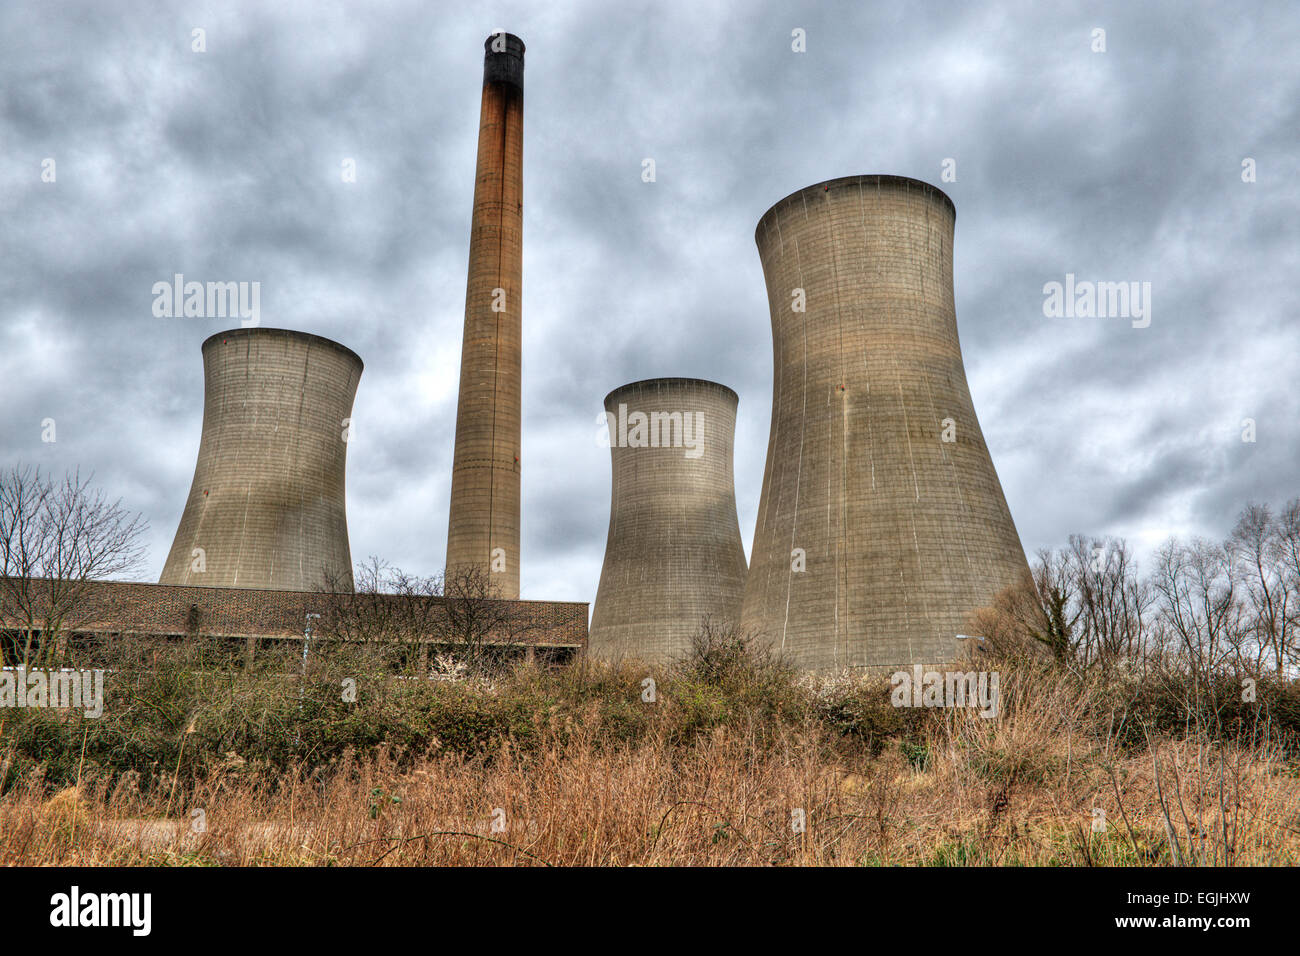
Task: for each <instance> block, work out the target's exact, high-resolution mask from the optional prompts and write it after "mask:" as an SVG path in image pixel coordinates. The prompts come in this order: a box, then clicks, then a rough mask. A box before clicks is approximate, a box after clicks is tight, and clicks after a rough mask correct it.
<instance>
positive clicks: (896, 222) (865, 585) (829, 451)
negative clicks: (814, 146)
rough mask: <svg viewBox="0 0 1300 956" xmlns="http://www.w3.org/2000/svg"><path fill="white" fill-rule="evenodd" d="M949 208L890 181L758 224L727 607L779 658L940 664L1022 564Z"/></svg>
mask: <svg viewBox="0 0 1300 956" xmlns="http://www.w3.org/2000/svg"><path fill="white" fill-rule="evenodd" d="M955 220H956V210H955V208H954V207H953V204H952V201H951V200H950V199H949V198H948V197H947V196H946V195H944V193H942V192H941V191H939V190H938V189H936V188H934V187H933V186H930V185H927V184H925V183H922V182H918V181H916V180H912V179H905V178H902V177H898V176H850V177H847V178H844V179H835V180H831V181H830V182H826V183H820V184H818V185H816V186H809V187H808V188H807V189H802V190H800V191H799V192H796V193H794V194H793V195H790V196H787V197H786V198H785V199H783V200H781V201H780V202H779V203H777V204H776V205H775V206H773V207H772V208H771V209H769V210H768V211H767V213H766V214H764V216H763V217H762V219H760V220H759V223H758V229H757V232H756V235H755V241H756V242H757V244H758V252H759V256H760V258H761V259H762V265H763V275H764V277H765V279H766V282H767V295H768V305H769V308H770V310H771V313H772V338H773V366H774V379H775V381H774V385H773V390H772V424H771V434H770V438H769V441H768V448H767V465H766V469H765V471H764V473H763V490H762V495H761V497H760V500H759V511H758V522H757V526H756V528H755V531H754V547H753V551H752V553H751V555H750V571H749V578H748V581H747V582H746V587H745V599H744V610H743V612H742V615H741V621H742V627H743V628H745V629H747V630H750V631H752V632H756V633H761V634H762V635H763V636H764V637H765V638H766V639H768V640H769V641H771V643H772V646H773V647H774V648H775V649H779V650H780V651H782V652H783V653H784V655H785V656H786V657H787V658H788V659H789V660H791V661H792V662H793V663H795V664H797V665H799V666H802V667H806V668H814V669H832V668H890V669H892V668H894V667H897V666H901V665H907V664H911V663H940V662H946V661H949V660H952V659H953V658H954V657H956V656H957V654H958V641H957V635H958V634H963V633H968V631H967V629H966V628H967V615H968V614H969V612H971V611H973V610H975V609H976V608H979V607H982V606H985V605H987V604H988V603H990V601H991V599H992V598H993V596H994V595H995V594H996V593H997V592H998V591H999V590H1001V589H1002V588H1004V587H1006V586H1008V585H1011V584H1013V583H1016V582H1017V581H1018V580H1019V579H1020V576H1021V575H1025V574H1027V573H1028V566H1027V564H1026V561H1025V555H1024V551H1023V549H1022V548H1021V545H1020V538H1019V537H1018V536H1017V534H1016V528H1015V524H1014V523H1013V522H1012V520H1011V513H1010V511H1009V510H1008V509H1007V504H1006V500H1005V498H1004V497H1003V494H1002V486H1001V485H1000V484H999V482H998V476H997V473H996V472H995V471H994V470H993V461H992V459H991V458H990V457H989V452H988V448H987V447H985V444H984V437H983V435H982V434H981V432H980V426H979V422H978V421H977V420H976V418H975V409H974V407H973V406H972V404H971V397H970V389H969V388H968V386H967V384H966V372H965V369H964V367H963V365H962V357H961V347H960V345H959V343H958V340H957V319H956V313H955V311H954V307H953V284H952V243H953V228H954V225H955ZM801 305H802V306H803V307H804V308H806V311H799V308H800V306H801Z"/></svg>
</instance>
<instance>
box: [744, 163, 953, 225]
mask: <svg viewBox="0 0 1300 956" xmlns="http://www.w3.org/2000/svg"><path fill="white" fill-rule="evenodd" d="M849 185H854V186H856V185H863V186H867V185H870V186H875V187H877V188H879V187H881V186H887V187H893V188H897V187H899V186H901V187H903V189H904V190H906V191H913V190H915V191H916V192H919V193H922V194H924V195H928V196H930V197H931V198H933V199H940V200H942V201H943V203H944V205H946V206H947V207H948V211H949V212H950V213H951V214H952V217H953V219H956V218H957V206H956V205H955V204H954V203H953V201H952V198H951V197H950V196H949V195H948V194H947V193H946V192H944V191H943V190H942V189H940V188H939V187H938V186H935V185H932V184H931V183H927V182H925V181H924V180H921V179H913V178H912V177H910V176H893V175H889V174H887V173H872V174H869V175H862V176H841V177H839V178H838V179H824V180H822V181H821V182H819V183H813V184H812V185H811V186H805V187H803V188H802V189H796V190H795V191H794V192H792V193H790V195H788V196H786V197H785V198H783V199H780V200H778V201H777V202H775V203H773V204H772V206H771V207H770V208H769V209H768V210H767V212H765V213H763V215H762V216H760V217H759V219H758V225H757V226H756V227H755V228H754V238H755V240H757V238H758V234H759V232H761V231H762V229H763V226H764V225H765V224H766V223H767V221H768V219H770V218H771V217H772V216H773V215H775V214H776V213H777V212H778V211H779V210H780V209H781V207H782V206H785V205H786V204H788V203H793V202H795V201H796V200H799V199H802V198H803V197H805V196H807V195H814V194H816V193H824V192H829V191H830V190H831V189H834V188H837V187H840V186H849Z"/></svg>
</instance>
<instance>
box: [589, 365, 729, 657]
mask: <svg viewBox="0 0 1300 956" xmlns="http://www.w3.org/2000/svg"><path fill="white" fill-rule="evenodd" d="M736 403H737V399H736V393H735V392H733V391H732V390H731V389H729V388H727V387H726V386H725V385H718V384H716V383H714V382H703V381H699V380H698V379H691V378H660V379H650V380H649V381H645V382H634V383H632V384H631V385H624V386H623V387H622V388H618V389H615V390H614V391H612V392H610V393H609V395H607V396H606V397H605V417H606V423H607V426H608V431H609V439H610V442H609V443H610V454H611V457H612V459H613V466H614V480H613V490H612V494H611V498H610V512H609V538H608V540H607V541H606V543H605V564H604V566H603V567H602V568H601V572H600V588H599V590H598V591H597V593H596V607H595V610H594V611H593V612H592V619H591V631H590V634H589V637H588V640H587V648H588V653H590V654H592V655H595V656H598V657H604V658H612V659H627V660H632V659H635V660H640V661H644V662H646V663H659V662H663V661H667V660H670V659H673V658H679V657H682V656H684V655H685V654H686V653H687V652H688V651H690V649H691V638H692V636H693V635H694V634H695V633H696V631H697V630H698V629H699V626H700V620H701V618H702V617H704V616H706V615H707V616H708V617H710V618H711V620H712V621H713V622H714V623H715V624H724V623H725V622H728V621H729V622H731V623H733V624H734V623H735V622H736V621H737V619H738V618H739V615H740V601H741V597H742V594H743V591H744V587H745V549H744V546H743V544H742V543H741V540H740V524H739V522H738V521H737V520H736V489H735V483H734V480H733V478H732V445H733V440H734V436H735V431H736Z"/></svg>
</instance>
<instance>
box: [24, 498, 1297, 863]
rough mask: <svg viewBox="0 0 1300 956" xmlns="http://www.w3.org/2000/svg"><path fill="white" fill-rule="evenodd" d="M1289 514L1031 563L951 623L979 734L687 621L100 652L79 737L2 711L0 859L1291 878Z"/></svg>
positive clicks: (1293, 758) (69, 718)
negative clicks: (966, 655) (614, 635)
mask: <svg viewBox="0 0 1300 956" xmlns="http://www.w3.org/2000/svg"><path fill="white" fill-rule="evenodd" d="M1297 516H1300V505H1297V504H1295V503H1293V505H1292V506H1290V507H1289V508H1288V509H1286V510H1285V511H1284V512H1283V514H1282V515H1281V516H1280V517H1277V518H1275V517H1273V516H1272V515H1271V513H1269V512H1268V510H1267V509H1254V510H1252V509H1248V511H1247V513H1246V514H1245V515H1244V516H1243V522H1242V523H1241V524H1239V526H1238V528H1237V530H1236V531H1234V534H1233V536H1232V538H1231V539H1230V540H1229V542H1227V543H1226V544H1225V545H1224V546H1222V547H1219V546H1212V545H1208V544H1206V543H1204V542H1194V543H1193V544H1191V545H1180V544H1178V543H1177V542H1171V543H1170V545H1168V546H1166V548H1164V549H1162V550H1161V552H1160V554H1159V556H1158V561H1157V564H1156V567H1155V569H1154V571H1153V573H1152V575H1151V576H1150V577H1148V578H1142V577H1140V576H1139V575H1138V574H1137V572H1136V570H1135V569H1134V568H1133V567H1132V562H1131V560H1130V558H1129V556H1128V554H1127V551H1126V549H1125V547H1124V545H1123V543H1122V542H1092V541H1087V540H1084V539H1072V540H1071V542H1070V546H1069V547H1068V548H1067V549H1065V550H1064V551H1062V552H1058V553H1055V554H1051V553H1047V554H1043V555H1040V556H1039V560H1038V562H1037V563H1036V566H1035V569H1034V578H1035V581H1034V587H1032V588H1020V589H1012V590H1010V591H1008V592H1006V593H1005V594H1003V595H1000V596H999V597H998V600H997V601H996V602H994V605H993V606H992V607H990V608H986V609H984V610H983V611H981V612H979V613H978V614H977V615H976V616H975V620H974V622H973V629H972V630H971V633H975V634H980V635H982V636H984V637H985V640H984V641H983V643H982V645H981V646H982V647H983V650H980V651H977V652H976V660H975V661H974V662H971V663H969V664H966V665H963V666H964V667H967V668H970V669H979V670H985V671H995V672H997V673H998V675H999V677H1000V682H999V700H998V708H997V714H996V716H993V717H982V716H980V711H979V710H978V709H976V708H909V707H896V706H893V703H892V702H891V688H890V681H889V679H888V677H889V676H888V675H884V674H877V675H849V674H842V675H833V676H820V677H812V676H809V675H802V674H799V673H797V672H796V671H794V670H792V669H791V668H789V667H788V666H786V664H784V663H783V662H782V661H781V660H779V659H777V658H775V657H774V656H772V655H771V654H770V653H769V652H767V651H766V650H765V649H764V648H763V646H762V645H761V644H759V643H757V642H755V641H753V640H752V639H751V638H750V637H749V636H747V635H744V634H739V633H737V632H736V631H734V630H732V629H729V628H727V627H719V626H716V625H714V624H713V623H711V622H709V621H705V622H703V623H702V626H701V629H700V633H699V635H698V637H697V640H696V642H695V646H694V648H693V650H692V652H691V653H690V654H689V655H687V656H686V658H685V659H683V660H681V661H679V662H677V663H676V664H674V665H672V666H669V667H662V668H646V667H640V666H636V665H632V664H629V665H625V666H620V667H610V666H599V665H596V664H592V663H580V664H577V665H573V666H570V667H566V668H542V667H535V666H529V665H527V664H524V663H516V664H513V665H509V666H507V665H506V664H504V663H503V662H502V661H501V660H500V659H497V658H493V657H491V656H487V655H482V654H478V655H476V654H474V653H473V651H474V649H475V647H477V646H479V645H480V644H481V642H479V641H476V640H474V639H473V638H472V635H473V634H475V633H477V631H476V630H474V629H473V628H471V629H469V630H468V631H467V633H468V634H470V635H471V637H470V638H469V639H465V640H463V641H462V643H461V644H459V645H456V644H455V643H454V642H452V641H451V640H450V638H449V642H448V646H459V647H463V648H465V649H466V651H467V656H468V657H469V662H468V663H466V662H461V661H454V660H452V661H444V662H442V663H439V662H436V661H430V662H428V666H427V668H424V667H423V665H422V669H421V670H420V671H419V672H418V673H408V674H405V675H403V674H400V673H399V674H394V672H393V667H392V661H391V660H390V659H389V657H390V655H391V646H392V644H393V642H392V641H387V640H380V639H376V640H364V639H360V640H357V639H354V640H339V639H336V640H320V641H313V644H312V648H311V655H310V657H309V659H308V660H307V663H306V665H305V666H304V663H303V656H302V654H301V648H300V647H298V646H296V645H287V646H284V647H283V648H282V649H280V650H279V651H276V650H269V651H267V652H265V653H263V652H259V654H258V655H257V656H256V657H255V658H253V659H252V660H251V661H245V660H244V659H243V658H242V657H240V656H239V655H234V656H233V657H232V655H231V654H230V652H229V649H228V648H227V647H226V646H224V645H222V644H219V643H217V642H210V641H205V640H186V641H177V642H166V641H141V640H138V639H133V640H130V641H121V640H119V641H112V642H108V643H106V644H103V645H101V646H99V647H96V648H94V653H95V655H96V658H97V660H100V661H103V662H105V663H106V664H107V666H108V667H109V673H108V675H107V702H106V705H105V708H104V713H103V716H102V717H100V718H99V719H89V718H87V717H86V716H85V715H84V714H82V713H80V712H78V711H76V710H69V711H56V710H40V709H3V710H0V833H3V834H4V835H5V837H4V839H3V840H0V863H7V864H55V863H57V864H134V863H150V864H176V865H191V864H196V865H209V864H259V863H269V864H305V865H336V864H338V865H343V864H357V865H372V864H380V865H390V864H391V865H431V864H434V865H436V864H484V865H486V864H493V865H529V866H536V865H548V864H549V865H574V864H581V865H673V864H685V865H770V864H800V865H803V864H807V865H871V866H876V865H896V864H902V865H931V866H952V865H1124V866H1152V865H1156V866H1161V865H1179V864H1229V865H1260V864H1277V865H1295V864H1297V863H1300V683H1298V682H1297V681H1296V680H1295V677H1294V667H1295V664H1296V659H1295V651H1296V646H1295V645H1296V640H1295V639H1296V634H1297V631H1296V618H1295V614H1296V609H1297V608H1298V607H1300V600H1297V594H1298V593H1300V591H1298V590H1297V587H1298V586H1300V566H1295V567H1294V570H1293V565H1291V564H1288V563H1287V562H1288V561H1291V560H1292V559H1293V555H1294V553H1295V552H1293V551H1290V550H1288V548H1289V547H1290V545H1289V544H1288V542H1289V541H1291V540H1293V539H1292V538H1289V537H1288V535H1290V534H1291V531H1290V530H1288V529H1290V528H1293V527H1294V526H1295V524H1296V523H1297V522H1296V517H1297ZM1098 552H1100V555H1101V557H1098V556H1097V555H1098ZM1259 556H1264V557H1263V558H1260V557H1259ZM1252 569H1253V570H1252ZM363 580H364V576H363ZM423 587H425V585H423V584H420V583H416V584H413V585H411V587H410V590H411V591H412V592H413V593H415V594H417V595H418V594H419V593H420V589H421V588H423ZM414 603H415V604H418V603H419V602H414ZM363 607H364V605H363ZM398 610H399V612H401V609H400V608H399V609H398ZM469 610H472V611H473V613H471V614H469V616H468V617H465V616H464V615H462V617H461V622H462V626H463V625H464V621H465V620H469V621H474V620H478V619H479V612H478V611H476V610H473V609H469ZM391 611H392V607H391V605H383V607H382V608H381V607H380V606H379V605H378V604H376V606H375V609H373V610H372V612H371V613H372V614H373V615H378V618H377V619H366V620H363V621H361V622H360V623H367V621H368V626H374V627H379V626H381V625H382V626H389V624H390V623H391V621H393V620H394V618H392V617H389V616H385V615H389V614H390V612H391ZM401 613H405V612H401ZM376 620H377V621H378V623H376ZM399 620H400V618H399ZM385 622H388V623H385ZM333 623H334V625H335V626H339V627H342V626H354V625H357V624H358V622H356V621H354V622H352V623H351V624H348V622H343V623H339V622H333ZM399 643H400V642H399Z"/></svg>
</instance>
